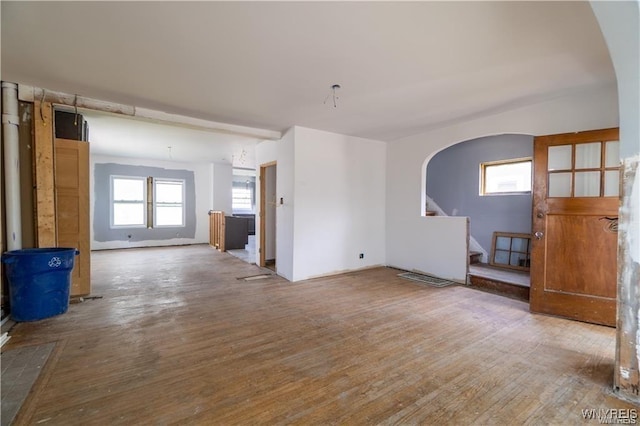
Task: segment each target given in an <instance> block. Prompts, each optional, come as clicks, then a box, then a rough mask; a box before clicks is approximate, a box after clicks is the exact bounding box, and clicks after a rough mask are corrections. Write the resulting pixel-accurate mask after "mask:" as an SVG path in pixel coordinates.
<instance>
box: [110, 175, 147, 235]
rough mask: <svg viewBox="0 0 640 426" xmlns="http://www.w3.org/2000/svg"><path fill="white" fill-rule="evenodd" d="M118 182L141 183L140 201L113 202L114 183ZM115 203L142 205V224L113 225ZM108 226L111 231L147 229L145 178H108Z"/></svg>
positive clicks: (120, 176) (113, 176) (114, 176)
mask: <svg viewBox="0 0 640 426" xmlns="http://www.w3.org/2000/svg"><path fill="white" fill-rule="evenodd" d="M117 179H120V180H139V181H141V182H142V184H143V186H142V201H129V200H115V199H114V194H113V192H114V191H113V189H114V181H115V180H117ZM116 203H124V204H142V223H141V224H134V225H116V224H115V222H114V221H115V212H114V210H115V205H116ZM109 226H110V228H111V229H130V228H146V227H147V178H146V177H143V176H122V175H111V176H109Z"/></svg>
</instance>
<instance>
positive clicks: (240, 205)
mask: <svg viewBox="0 0 640 426" xmlns="http://www.w3.org/2000/svg"><path fill="white" fill-rule="evenodd" d="M232 197H233V199H232V206H231V207H232V209H233V211H234V212H252V211H253V187H252V186H249V184H247V185H245V184H241V185H237V186H236V185H235V184H234V186H233V192H232Z"/></svg>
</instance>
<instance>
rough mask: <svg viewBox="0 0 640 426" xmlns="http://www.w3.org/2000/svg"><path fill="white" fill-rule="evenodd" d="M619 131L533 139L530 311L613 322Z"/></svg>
mask: <svg viewBox="0 0 640 426" xmlns="http://www.w3.org/2000/svg"><path fill="white" fill-rule="evenodd" d="M618 146H619V142H618V129H607V130H597V131H589V132H580V133H569V134H562V135H552V136H542V137H536V138H535V139H534V167H535V168H534V189H533V191H534V194H533V221H532V223H533V236H532V255H531V311H532V312H539V313H545V314H551V315H557V316H561V317H566V318H572V319H576V320H580V321H585V322H591V323H596V324H604V325H609V326H615V323H616V270H617V254H616V250H617V217H618V192H619V187H620V183H619V182H620V159H619V153H618Z"/></svg>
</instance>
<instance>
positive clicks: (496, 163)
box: [479, 157, 533, 197]
mask: <svg viewBox="0 0 640 426" xmlns="http://www.w3.org/2000/svg"><path fill="white" fill-rule="evenodd" d="M518 163H530V164H531V168H530V170H531V172H530V176H529V182H530V185H529V187H530V188H531V189H529V190H528V191H502V192H487V190H486V188H487V184H486V178H487V168H489V167H494V166H504V165H509V164H518ZM532 191H533V157H522V158H510V159H507V160H496V161H485V162H482V163H480V190H479V193H480V196H481V197H495V196H501V195H526V194H531V193H532Z"/></svg>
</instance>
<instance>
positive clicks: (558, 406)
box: [3, 245, 635, 425]
mask: <svg viewBox="0 0 640 426" xmlns="http://www.w3.org/2000/svg"><path fill="white" fill-rule="evenodd" d="M261 272H262V270H261V269H259V268H258V267H256V266H254V265H249V264H247V263H244V262H242V261H241V260H239V259H237V258H235V257H233V256H231V255H228V254H225V253H219V252H217V251H216V250H214V249H213V248H210V247H209V246H204V245H203V246H190V247H178V248H154V249H144V250H142V249H131V250H121V251H105V252H95V253H93V254H92V280H93V281H92V288H93V295H95V296H103V298H102V299H95V300H87V301H85V302H83V303H80V304H73V305H71V306H70V308H69V312H68V313H66V314H64V315H62V316H59V317H55V318H51V319H47V320H44V321H40V322H37V323H21V324H18V325H17V326H16V327H15V328H14V329H13V332H12V339H11V340H10V341H9V343H7V345H5V347H6V348H7V349H9V348H15V347H18V346H21V345H34V344H40V343H45V342H57V344H56V348H55V350H54V354H52V356H51V357H50V359H49V361H48V363H47V365H46V366H45V370H44V371H43V372H42V374H41V375H40V378H39V379H38V381H37V383H36V385H35V387H34V388H33V390H32V393H31V395H30V397H29V398H28V400H27V402H26V404H25V405H24V406H23V409H22V410H21V411H20V413H19V414H18V417H17V419H16V424H45V425H52V424H55V425H75V424H82V425H106V424H109V425H118V424H122V425H133V424H207V425H208V424H225V425H226V424H350V425H351V424H380V423H381V424H482V425H486V424H499V425H504V424H583V423H585V421H584V419H583V417H582V410H583V409H595V410H598V409H604V408H607V409H609V408H635V407H633V406H631V405H630V404H627V403H625V402H622V401H620V400H618V399H616V398H614V397H613V396H611V395H610V394H609V392H608V390H609V389H610V388H611V386H612V377H613V362H614V352H615V330H614V329H611V328H606V327H601V326H595V325H589V324H583V323H579V322H573V321H569V320H564V319H558V318H552V317H547V316H541V315H532V314H530V313H529V311H528V305H527V304H526V303H523V302H520V301H517V300H512V299H508V298H504V297H500V296H497V295H493V294H489V293H485V292H480V291H475V290H472V289H469V288H466V287H465V286H450V287H445V288H431V287H428V286H423V285H419V284H414V283H412V282H411V281H407V280H403V279H401V278H399V277H397V276H396V274H397V271H396V270H393V269H386V268H378V269H372V270H367V271H362V272H357V273H349V274H345V275H339V276H333V277H330V278H323V279H315V280H310V281H305V282H299V283H289V282H287V281H285V280H284V279H281V278H279V277H275V278H268V279H264V280H256V281H239V280H237V279H236V278H237V277H245V276H250V275H256V274H259V273H261ZM3 349H4V348H3ZM594 422H595V423H597V421H594Z"/></svg>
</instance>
